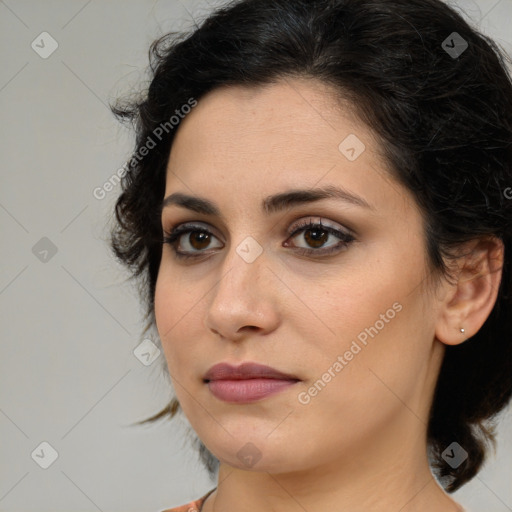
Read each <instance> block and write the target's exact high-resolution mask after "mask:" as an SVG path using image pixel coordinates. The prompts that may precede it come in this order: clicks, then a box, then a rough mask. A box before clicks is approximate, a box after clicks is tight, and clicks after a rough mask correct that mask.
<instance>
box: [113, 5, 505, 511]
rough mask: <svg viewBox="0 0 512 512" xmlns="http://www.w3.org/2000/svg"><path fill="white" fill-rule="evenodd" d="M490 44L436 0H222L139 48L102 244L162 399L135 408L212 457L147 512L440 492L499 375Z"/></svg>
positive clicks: (326, 504) (421, 507) (296, 506)
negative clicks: (163, 382)
mask: <svg viewBox="0 0 512 512" xmlns="http://www.w3.org/2000/svg"><path fill="white" fill-rule="evenodd" d="M504 59H505V56H504V54H503V53H501V52H500V51H499V50H498V49H497V48H496V46H495V45H494V43H493V42H492V41H491V40H489V39H488V38H486V37H485V36H483V35H481V34H479V33H478V32H476V31H475V30H473V29H472V28H470V27H469V26H468V24H467V23H466V22H465V21H464V20H463V19H462V18H461V17H460V16H459V15H458V14H457V13H455V12H454V11H453V10H452V9H451V8H450V7H448V6H447V5H445V4H444V3H442V2H441V1H439V0H241V1H236V2H233V3H231V4H230V5H229V6H227V7H225V8H224V9H220V10H218V11H217V12H215V13H214V14H212V15H211V16H210V17H209V18H208V19H207V20H206V21H205V22H204V23H203V24H202V25H201V26H200V27H198V28H197V29H196V30H195V31H194V32H193V33H192V34H190V35H184V36H182V37H181V38H179V39H178V38H174V35H172V34H169V35H167V36H164V37H163V38H161V39H160V40H158V41H156V42H155V43H154V44H153V45H152V52H151V65H152V72H153V75H152V81H151V84H150V87H149V90H148V92H147V94H145V95H144V97H143V98H142V99H141V100H140V101H135V102H132V103H131V104H128V105H124V106H118V107H115V108H114V112H115V113H116V114H117V115H118V116H119V117H120V118H125V119H129V120H131V121H132V122H133V123H134V124H135V126H136V130H137V144H136V147H135V150H134V153H133V156H132V158H131V159H130V161H129V163H128V167H127V173H126V175H125V176H124V178H123V193H122V195H121V196H120V197H119V199H118V201H117V205H116V219H117V224H116V226H115V227H114V228H113V231H112V248H113V250H114V252H115V254H116V256H117V257H118V258H119V259H120V261H121V262H123V263H124V264H126V265H127V266H128V267H129V268H130V269H131V270H132V272H133V275H134V276H135V277H137V278H139V283H140V292H141V296H142V299H143V301H144V303H145V304H146V306H147V318H148V325H147V329H146V330H148V329H150V328H153V327H154V328H156V330H157V332H158V337H159V339H160V342H161V348H162V349H163V352H164V354H165V358H166V362H167V368H168V371H169V375H170V378H171V380H172V384H173V388H174V391H175V394H176V397H175V398H173V399H172V400H171V402H170V403H169V405H168V406H166V407H165V409H163V410H162V411H160V413H158V414H156V415H155V416H153V417H151V418H149V419H147V420H145V421H155V420H157V419H159V418H163V417H164V416H170V417H173V416H174V415H175V414H176V413H177V412H178V411H179V410H182V411H183V412H184V414H185V416H186V417H187V419H188V421H189V422H190V424H191V426H192V428H193V429H194V431H195V432H196V433H197V435H198V438H199V439H200V440H201V441H200V444H199V449H200V453H201V454H202V456H203V459H204V461H205V463H206V465H207V467H208V469H209V470H210V472H211V474H212V475H214V474H215V473H216V471H217V470H218V478H217V486H216V487H215V488H214V489H212V490H211V491H210V492H209V493H208V494H207V495H206V496H203V497H202V498H200V499H198V500H197V501H196V502H194V503H190V504H188V505H185V506H183V507H178V508H175V509H168V511H167V512H170V511H173V510H175V511H181V510H187V511H191V510H202V511H203V512H211V511H225V510H235V508H236V509H237V510H243V511H244V512H245V511H247V512H253V511H254V512H255V511H263V510H264V511H272V510H279V511H280V512H282V511H284V512H286V511H292V510H293V511H295V510H308V511H313V510H327V509H330V510H340V511H341V510H350V511H351V512H362V511H365V512H368V511H377V510H378V511H379V512H388V511H393V512H396V511H398V510H400V511H401V512H410V511H415V512H423V511H425V512H426V511H429V512H430V511H432V510H436V511H443V512H454V511H457V510H462V508H461V507H460V505H458V504H457V503H456V502H455V501H454V500H453V499H452V498H451V497H450V496H449V493H451V492H453V491H455V490H457V489H458V488H460V487H461V486H462V485H463V484H465V483H466V482H468V481H470V480H471V479H472V478H473V477H474V476H475V475H476V474H477V472H478V471H479V470H480V468H481V466H482V463H483V461H484V458H485V455H486V452H487V448H486V442H487V441H492V440H493V432H492V429H491V426H490V423H489V419H491V418H493V417H494V416H495V415H496V414H497V413H498V412H499V411H501V410H502V409H503V408H504V407H505V406H506V405H507V403H508V402H509V400H510V396H511V393H512V380H511V376H512V371H511V370H512V368H511V360H512V357H511V351H512V349H511V346H512V345H511V339H512V336H511V335H512V324H511V321H510V318H511V314H512V303H511V298H510V291H511V273H510V270H511V263H512V261H511V254H512V246H511V233H512V229H511V225H512V201H511V200H510V197H511V196H512V193H511V192H512V190H511V189H510V188H509V187H510V186H511V185H512V145H511V142H512V83H511V80H510V76H509V74H508V72H507V71H506V68H505V63H504ZM433 473H434V474H433ZM438 482H439V483H438Z"/></svg>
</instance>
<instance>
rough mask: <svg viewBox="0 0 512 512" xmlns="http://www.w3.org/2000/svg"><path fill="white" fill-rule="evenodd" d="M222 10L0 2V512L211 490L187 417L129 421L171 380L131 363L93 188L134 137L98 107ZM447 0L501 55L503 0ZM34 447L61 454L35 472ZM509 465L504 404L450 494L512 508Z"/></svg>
mask: <svg viewBox="0 0 512 512" xmlns="http://www.w3.org/2000/svg"><path fill="white" fill-rule="evenodd" d="M220 4H222V2H214V1H213V0H209V1H208V2H204V1H202V2H201V1H187V0H181V1H179V0H171V1H167V2H164V1H155V0H153V1H149V0H146V1H144V0H139V1H134V0H130V1H127V0H124V1H121V0H112V1H108V2H106V1H104V2H100V1H99V0H90V1H86V0H81V1H64V0H52V1H48V0H47V1H44V2H41V1H40V2H36V1H35V0H32V1H27V0H21V1H15V0H7V1H4V2H2V1H0V51H1V56H2V60H1V62H2V65H1V66H0V112H1V116H2V118H1V123H0V130H1V131H0V141H1V142H0V144H1V151H0V155H1V156H0V158H1V161H2V172H1V186H0V226H1V234H2V243H1V259H2V265H1V269H0V308H1V309H0V311H1V322H0V326H1V334H2V344H1V354H0V356H1V357H0V439H1V443H0V511H9V512H18V511H24V512H30V511H50V510H51V511H54V512H60V511H66V512H69V511H71V510H73V511H95V510H100V511H112V512H116V511H121V510H122V511H126V512H131V511H134V512H135V511H148V512H149V511H155V512H156V511H159V510H161V509H163V508H167V507H170V506H176V505H179V504H183V503H186V502H188V501H189V500H192V499H195V498H198V497H199V496H201V495H203V494H204V493H206V492H207V491H208V490H209V489H211V488H212V487H213V486H214V485H215V484H214V483H212V482H211V481H209V479H208V476H207V474H206V471H205V470H204V469H203V467H202V465H201V463H200V462H199V460H198V457H197V455H196V454H195V452H194V451H193V449H192V448H191V446H190V441H189V437H187V435H186V432H187V429H186V421H185V420H183V419H178V420H176V421H174V422H172V423H169V422H162V423H158V424H154V425H150V426H144V427H130V426H129V425H130V423H132V422H134V421H137V420H141V419H143V418H146V417H148V416H149V415H151V414H153V413H155V412H156V411H158V410H160V408H161V407H162V406H163V405H164V404H165V403H166V402H167V401H168V399H169V396H170V389H169V380H168V378H167V377H166V374H165V362H164V358H163V354H161V355H160V357H159V358H157V359H156V360H155V361H154V362H153V363H152V364H150V365H148V366H146V365H144V364H143V363H142V362H141V361H140V360H139V359H138V358H136V357H135V355H134V353H133V351H134V350H135V349H136V347H137V346H138V345H139V344H140V343H141V341H142V339H143V336H141V332H142V327H143V322H142V310H141V307H140V306H139V304H138V300H137V295H136V291H135V288H134V287H133V286H132V285H130V284H129V283H126V282H125V280H126V277H127V274H126V273H125V272H124V270H123V269H122V268H121V267H120V266H119V265H118V264H117V263H116V262H115V261H114V260H113V258H112V257H111V256H110V254H109V252H108V248H107V246H106V238H107V234H108V226H107V224H106V223H107V222H108V219H109V218H110V216H111V211H112V206H113V203H114V201H115V199H116V196H117V194H118V193H119V186H117V187H116V188H115V189H114V190H113V191H111V192H109V193H108V194H107V196H106V197H105V198H104V199H102V200H98V199H96V198H95V197H94V196H93V190H94V189H95V188H96V187H101V186H102V185H103V183H104V182H105V181H106V180H108V179H109V178H110V177H111V176H112V175H113V174H114V173H115V172H116V171H117V170H118V169H119V168H120V167H121V166H122V165H123V163H124V162H125V161H126V159H127V158H128V157H129V155H130V150H131V147H132V142H133V137H132V134H131V133H130V131H129V130H128V129H127V128H123V127H121V126H120V125H119V124H118V123H117V122H116V121H115V120H114V118H113V116H112V115H111V114H110V112H109V110H108V108H107V103H108V102H109V101H112V100H113V99H114V98H115V97H117V96H119V95H123V94H124V93H127V92H129V91H130V90H131V87H132V86H134V85H138V84H140V83H141V82H142V81H146V80H147V78H148V77H147V74H146V72H145V69H146V65H147V50H148V47H149V44H150V43H151V42H152V41H153V40H154V39H155V38H156V37H157V36H158V35H160V34H163V33H165V32H168V31H170V30H175V29H178V30H181V29H189V28H191V27H192V24H193V21H192V20H193V19H195V20H196V21H199V20H201V19H202V18H203V17H204V16H206V14H207V13H208V11H209V9H211V7H214V6H215V5H220ZM452 4H453V3H452ZM457 5H459V6H461V7H463V8H464V10H465V12H466V13H467V15H468V17H469V18H470V20H472V22H473V23H474V24H475V25H477V26H479V27H480V28H481V29H482V30H483V31H484V32H485V33H488V34H489V35H491V36H493V37H494V38H495V39H496V40H497V41H498V42H499V43H500V44H501V45H502V46H503V47H504V48H505V49H506V50H507V51H508V52H509V53H510V54H512V35H511V33H510V26H511V22H512V0H499V1H498V0H479V1H477V2H475V1H469V0H467V1H459V2H457ZM42 32H48V33H49V34H50V35H51V36H52V37H53V38H54V39H55V40H56V42H57V43H58V48H57V50H56V51H55V52H54V53H53V54H52V55H50V56H49V57H48V58H46V59H43V58H42V57H41V56H40V55H39V54H38V53H36V51H34V50H33V49H32V47H31V43H32V41H34V40H36V43H37V42H38V41H40V38H39V39H38V36H39V34H41V33H42ZM44 37H47V36H44ZM39 44H40V46H42V45H41V43H39ZM44 46H45V48H44V49H43V48H41V49H40V50H39V51H40V52H42V51H43V50H44V51H47V50H48V49H49V48H50V42H49V39H45V43H44ZM511 185H512V184H511ZM44 237H46V238H47V239H48V240H49V241H51V242H49V241H48V240H46V239H43V238H44ZM41 239H43V240H42V241H41ZM36 244H37V245H36ZM34 246H35V249H34ZM51 247H55V248H56V250H57V252H56V253H55V254H52V251H51ZM44 250H49V252H48V253H47V254H45V253H44V252H42V251H44ZM41 258H43V261H41ZM43 441H46V442H48V443H49V444H50V445H51V446H52V447H53V448H54V449H55V450H56V451H57V453H58V458H57V459H56V460H55V462H53V464H52V465H50V466H49V467H48V468H47V469H43V468H42V467H40V465H39V464H41V463H43V462H44V461H43V459H45V457H46V460H47V461H48V460H49V459H48V457H49V453H50V452H49V451H48V449H45V448H44V447H43V451H42V452H41V447H40V444H41V442H43ZM38 453H39V457H38V456H37V454H38ZM43 454H44V455H43ZM511 460H512V414H511V412H510V409H508V410H507V411H506V412H505V414H504V415H503V419H502V422H501V424H500V428H499V439H498V454H497V456H496V457H495V458H492V459H491V460H490V461H489V462H488V464H487V465H486V467H485V469H484V470H483V471H482V472H481V473H480V474H479V475H478V477H476V478H475V479H474V480H473V481H472V482H471V483H470V484H468V485H466V486H465V487H464V488H463V489H462V490H461V491H459V492H457V493H456V494H455V498H456V499H458V500H459V501H460V502H461V503H462V504H463V505H465V506H467V507H468V508H470V509H471V510H474V511H475V512H476V511H477V510H482V511H483V510H485V511H486V512H505V511H512V487H511V485H510V482H511V481H512V469H511V467H512V466H511V464H512V463H511ZM36 461H37V463H36Z"/></svg>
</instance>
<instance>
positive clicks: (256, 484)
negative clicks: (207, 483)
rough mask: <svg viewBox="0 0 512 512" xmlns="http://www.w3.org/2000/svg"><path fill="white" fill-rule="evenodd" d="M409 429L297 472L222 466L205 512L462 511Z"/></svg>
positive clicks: (421, 440) (418, 434)
mask: <svg viewBox="0 0 512 512" xmlns="http://www.w3.org/2000/svg"><path fill="white" fill-rule="evenodd" d="M414 421H416V422H418V419H417V418H415V417H414V415H410V422H414ZM416 426H417V425H416ZM410 427H411V425H410V424H409V425H407V426H406V428H405V429H403V430H402V429H400V431H396V430H395V432H390V433H389V435H386V436H382V437H380V441H379V442H373V443H365V445H366V446H365V447H364V449H363V447H361V446H354V447H352V448H351V449H349V450H347V451H346V452H344V453H343V455H342V456H337V457H335V458H331V459H330V460H327V461H326V462H325V463H324V464H322V465H317V466H314V467H308V468H306V469H304V470H301V471H293V472H280V473H275V472H272V471H270V470H268V471H247V470H244V469H240V468H235V467H232V466H229V465H226V464H223V463H221V465H220V468H219V475H218V485H217V490H216V491H215V492H214V493H213V494H212V495H210V497H209V498H208V499H207V501H206V503H205V505H204V507H203V512H217V511H222V510H234V509H236V510H237V511H239V512H262V511H265V512H278V511H279V512H297V511H298V510H308V511H315V510H333V511H336V512H345V511H346V512H348V511H350V512H397V511H398V510H400V512H413V511H414V512H431V511H432V510H437V511H439V512H459V511H461V508H460V506H458V505H457V503H455V502H454V501H453V500H452V499H451V498H450V497H449V496H448V495H447V494H446V493H445V492H444V490H443V489H442V488H441V487H440V486H439V484H438V483H437V481H436V480H435V478H434V477H433V475H432V473H431V471H430V468H429V465H428V459H427V454H426V448H425V447H426V442H425V431H424V428H421V429H420V430H418V429H417V428H416V430H414V429H412V430H411V428H410ZM411 431H412V432H414V434H412V435H411V434H410V433H411ZM407 432H409V435H407ZM391 434H393V435H391ZM374 439H375V438H374Z"/></svg>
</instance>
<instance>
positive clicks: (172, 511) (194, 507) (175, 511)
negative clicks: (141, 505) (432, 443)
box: [160, 487, 469, 512]
mask: <svg viewBox="0 0 512 512" xmlns="http://www.w3.org/2000/svg"><path fill="white" fill-rule="evenodd" d="M215 489H216V487H215ZM215 489H212V490H211V491H209V492H208V493H207V494H205V495H204V496H203V497H202V498H199V499H198V500H195V501H191V502H190V503H187V504H186V505H181V506H180V507H175V508H167V509H165V510H161V511H160V512H200V511H201V509H202V508H203V503H204V502H205V501H206V498H208V496H210V494H211V493H212V492H213V491H215ZM459 506H460V505H459ZM461 512H469V511H468V510H467V509H465V508H462V507H461Z"/></svg>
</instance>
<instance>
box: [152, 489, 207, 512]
mask: <svg viewBox="0 0 512 512" xmlns="http://www.w3.org/2000/svg"><path fill="white" fill-rule="evenodd" d="M215 489H216V487H215ZM215 489H212V490H211V491H209V492H208V493H207V494H205V495H204V496H203V497H202V498H199V499H198V500H195V501H191V502H190V503H187V504H186V505H181V506H180V507H175V508H167V509H165V510H161V511H160V512H200V510H201V509H202V508H203V503H204V502H205V501H206V498H208V496H210V494H211V493H212V492H213V491H215Z"/></svg>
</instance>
